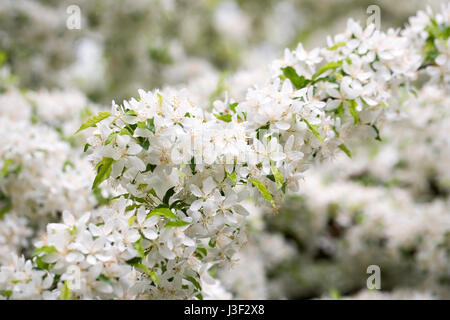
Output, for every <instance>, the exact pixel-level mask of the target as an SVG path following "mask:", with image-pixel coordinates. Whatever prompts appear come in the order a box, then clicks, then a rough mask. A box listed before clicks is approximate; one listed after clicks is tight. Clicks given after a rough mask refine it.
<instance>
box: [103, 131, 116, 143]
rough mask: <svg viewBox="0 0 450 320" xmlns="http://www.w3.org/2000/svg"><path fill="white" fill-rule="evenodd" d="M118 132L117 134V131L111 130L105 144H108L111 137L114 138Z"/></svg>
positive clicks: (111, 139)
mask: <svg viewBox="0 0 450 320" xmlns="http://www.w3.org/2000/svg"><path fill="white" fill-rule="evenodd" d="M118 134H119V133H118V132H111V134H110V135H109V136H108V138H106V141H105V146H106V145H108V144H110V143H111V141H113V139H114V138H115V137H117V135H118Z"/></svg>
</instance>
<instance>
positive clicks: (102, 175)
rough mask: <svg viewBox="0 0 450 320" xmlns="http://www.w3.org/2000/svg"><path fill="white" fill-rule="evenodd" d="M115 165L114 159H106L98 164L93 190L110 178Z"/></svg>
mask: <svg viewBox="0 0 450 320" xmlns="http://www.w3.org/2000/svg"><path fill="white" fill-rule="evenodd" d="M113 163H114V159H112V158H106V157H105V158H103V159H102V160H101V161H100V162H99V163H98V164H97V168H98V171H97V176H96V177H95V179H94V183H93V184H92V189H95V188H97V187H98V186H99V185H100V183H102V182H103V181H105V180H106V179H108V178H109V176H110V174H111V170H112V165H113Z"/></svg>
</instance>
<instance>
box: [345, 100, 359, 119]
mask: <svg viewBox="0 0 450 320" xmlns="http://www.w3.org/2000/svg"><path fill="white" fill-rule="evenodd" d="M349 103H350V104H349V106H348V110H349V111H350V114H351V115H352V117H353V123H354V124H357V123H358V122H359V114H358V111H357V110H356V106H357V105H358V104H357V103H356V101H355V100H349Z"/></svg>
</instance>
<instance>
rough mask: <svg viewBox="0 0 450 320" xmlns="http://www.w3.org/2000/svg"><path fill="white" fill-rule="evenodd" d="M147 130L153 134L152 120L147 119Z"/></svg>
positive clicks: (153, 123)
mask: <svg viewBox="0 0 450 320" xmlns="http://www.w3.org/2000/svg"><path fill="white" fill-rule="evenodd" d="M147 129H148V130H150V131H151V132H153V133H155V120H154V119H153V118H151V119H147Z"/></svg>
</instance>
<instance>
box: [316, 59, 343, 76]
mask: <svg viewBox="0 0 450 320" xmlns="http://www.w3.org/2000/svg"><path fill="white" fill-rule="evenodd" d="M340 66H342V60H341V61H332V62H328V63H327V64H326V65H324V66H322V67H321V68H320V69H319V71H317V73H316V74H314V75H313V77H312V78H313V79H316V78H317V77H319V76H320V75H321V74H322V73H324V72H325V71H328V70H331V69H336V68H338V67H340Z"/></svg>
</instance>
